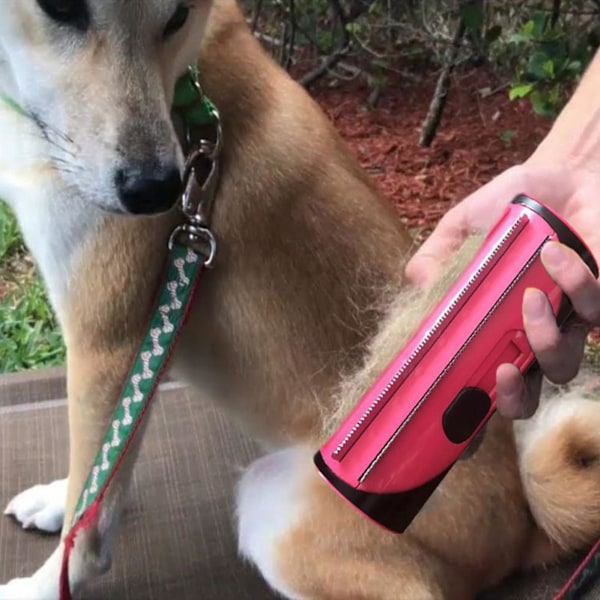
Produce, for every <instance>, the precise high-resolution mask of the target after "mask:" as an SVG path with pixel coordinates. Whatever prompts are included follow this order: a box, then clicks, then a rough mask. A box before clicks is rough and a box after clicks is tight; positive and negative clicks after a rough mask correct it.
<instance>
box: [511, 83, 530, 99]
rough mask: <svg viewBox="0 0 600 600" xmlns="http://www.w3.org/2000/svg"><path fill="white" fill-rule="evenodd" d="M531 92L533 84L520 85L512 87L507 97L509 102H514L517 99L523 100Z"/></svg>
mask: <svg viewBox="0 0 600 600" xmlns="http://www.w3.org/2000/svg"><path fill="white" fill-rule="evenodd" d="M531 90H533V83H521V84H517V85H515V86H513V87H512V88H511V89H510V90H509V92H508V97H509V99H510V100H516V99H517V98H525V96H527V95H528V94H529V93H530V92H531Z"/></svg>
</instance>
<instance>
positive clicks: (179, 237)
mask: <svg viewBox="0 0 600 600" xmlns="http://www.w3.org/2000/svg"><path fill="white" fill-rule="evenodd" d="M189 75H190V79H191V82H192V85H193V87H194V88H195V90H196V98H195V100H196V101H195V102H194V103H192V104H188V105H187V106H186V107H185V110H186V111H187V112H188V114H189V113H191V112H192V111H194V110H195V111H196V113H197V112H198V106H199V105H200V107H201V108H200V110H201V111H204V114H205V115H206V117H205V122H201V123H198V122H197V119H196V123H195V125H197V126H202V127H204V126H206V125H210V126H211V128H212V129H214V132H215V136H214V138H215V139H214V141H211V140H207V139H205V138H200V139H198V141H194V139H193V137H194V136H193V132H192V129H193V125H192V124H190V122H189V121H190V120H191V119H187V120H186V122H187V127H186V141H187V142H188V145H191V146H192V147H193V150H191V152H190V153H189V155H188V157H187V159H186V164H185V170H184V175H183V183H184V192H183V194H182V197H181V201H180V210H181V212H182V213H183V215H184V217H185V219H186V223H184V224H182V225H180V226H179V227H177V229H175V231H174V232H173V234H172V235H171V239H170V241H169V248H170V249H172V248H173V246H174V244H175V242H179V243H182V244H184V245H186V246H188V247H190V248H192V249H193V250H195V251H196V252H199V253H201V254H203V255H204V256H205V257H206V258H205V262H204V266H205V267H208V268H210V267H212V266H213V264H214V261H215V257H216V254H217V240H216V238H215V236H214V234H213V232H212V231H211V229H210V226H209V224H210V220H211V217H212V212H213V206H214V201H215V197H216V195H217V189H218V185H219V179H220V160H219V159H220V155H221V150H222V146H223V135H222V128H221V120H220V117H219V113H218V111H217V110H216V108H215V107H214V106H213V105H212V104H211V103H210V101H208V99H207V98H206V97H205V95H204V93H203V91H202V88H201V87H200V83H199V81H198V77H197V72H196V71H195V70H193V69H190V73H189ZM188 85H189V81H188ZM188 91H189V87H188ZM202 104H204V106H202ZM184 119H185V115H184ZM192 120H193V119H192Z"/></svg>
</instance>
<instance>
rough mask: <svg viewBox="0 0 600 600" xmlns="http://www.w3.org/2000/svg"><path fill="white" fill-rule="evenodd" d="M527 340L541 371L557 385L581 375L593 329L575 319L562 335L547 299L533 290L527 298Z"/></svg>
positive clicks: (524, 318) (524, 317)
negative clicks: (589, 335) (578, 373)
mask: <svg viewBox="0 0 600 600" xmlns="http://www.w3.org/2000/svg"><path fill="white" fill-rule="evenodd" d="M523 322H524V325H525V333H526V335H527V340H528V342H529V345H530V346H531V349H532V350H533V353H534V354H535V356H536V358H537V360H538V362H539V364H540V367H541V368H542V370H543V371H544V373H545V374H546V376H547V377H548V379H549V380H550V381H552V382H554V383H558V384H561V383H566V382H568V381H570V380H571V379H573V377H575V375H577V372H578V371H579V365H580V364H581V360H582V358H583V350H584V345H585V340H586V336H587V333H588V330H589V328H588V327H587V326H585V325H584V324H582V323H581V322H580V321H578V320H576V319H572V320H571V321H570V322H569V324H567V325H566V326H565V328H564V329H563V331H561V330H560V329H559V327H558V325H557V323H556V317H555V316H554V313H553V311H552V307H551V306H550V303H549V301H548V298H547V297H546V295H545V294H544V293H543V292H541V291H540V290H536V289H529V290H527V291H526V293H525V295H524V297H523Z"/></svg>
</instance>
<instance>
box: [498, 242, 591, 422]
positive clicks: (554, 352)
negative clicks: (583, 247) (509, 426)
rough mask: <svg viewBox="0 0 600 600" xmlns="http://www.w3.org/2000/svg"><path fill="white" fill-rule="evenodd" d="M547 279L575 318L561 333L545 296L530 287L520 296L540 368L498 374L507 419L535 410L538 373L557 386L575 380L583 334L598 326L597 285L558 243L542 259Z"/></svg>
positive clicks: (548, 247) (501, 409)
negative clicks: (559, 291) (526, 373)
mask: <svg viewBox="0 0 600 600" xmlns="http://www.w3.org/2000/svg"><path fill="white" fill-rule="evenodd" d="M541 259H542V262H543V264H544V267H545V268H546V270H547V271H548V274H549V275H550V277H552V279H553V280H554V281H555V282H556V284H557V285H558V286H559V287H560V288H561V289H562V291H563V293H564V294H566V296H567V297H568V298H569V300H570V301H571V304H572V305H573V310H574V315H573V316H572V317H571V318H570V319H569V321H568V322H567V323H565V324H564V326H563V327H562V329H561V328H559V326H558V324H557V323H556V316H555V314H554V312H553V310H552V306H551V305H550V302H549V300H548V298H547V297H546V295H545V294H544V293H543V292H542V291H540V290H538V289H534V288H530V289H527V290H526V291H525V294H524V296H523V323H524V327H525V333H526V335H527V340H528V342H529V345H530V346H531V349H532V350H533V353H534V354H535V356H536V360H537V363H538V365H539V368H538V369H536V370H535V371H534V372H533V373H530V374H529V376H528V377H527V378H525V379H524V378H523V377H522V376H521V374H520V372H519V369H518V368H517V367H515V366H514V365H511V364H504V365H501V366H500V367H499V368H498V370H497V372H496V405H497V408H498V412H499V413H500V414H502V415H503V416H505V417H507V418H510V419H522V418H529V417H530V416H532V415H533V413H534V412H535V410H536V409H537V404H538V400H539V394H540V389H541V383H542V374H545V376H546V377H547V379H549V380H550V381H552V382H553V383H556V384H563V383H567V382H568V381H570V380H571V379H573V378H574V377H575V376H576V375H577V373H578V371H579V366H580V364H581V361H582V359H583V352H584V347H585V341H586V338H587V334H588V332H589V330H590V327H591V326H592V325H600V284H599V283H598V281H597V280H596V279H595V278H594V276H593V274H592V273H591V271H590V270H589V269H588V267H587V266H586V265H585V263H584V262H583V261H582V260H581V258H580V257H579V256H578V255H577V254H576V253H575V252H574V251H573V250H571V249H570V248H568V247H567V246H564V245H562V244H559V243H555V242H551V243H548V244H546V246H545V247H544V249H543V251H542V255H541Z"/></svg>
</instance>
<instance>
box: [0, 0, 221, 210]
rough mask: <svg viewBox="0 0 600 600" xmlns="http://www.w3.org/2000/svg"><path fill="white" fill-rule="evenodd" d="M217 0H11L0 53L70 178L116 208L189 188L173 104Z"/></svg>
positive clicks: (151, 206) (1, 27)
mask: <svg viewBox="0 0 600 600" xmlns="http://www.w3.org/2000/svg"><path fill="white" fill-rule="evenodd" d="M211 5H212V0H4V2H3V6H2V18H1V19H0V57H1V56H2V55H4V59H5V60H6V62H7V63H8V67H9V69H10V71H11V72H12V75H13V77H14V81H15V83H16V87H17V89H18V93H19V95H20V97H19V98H18V101H19V102H20V104H21V105H22V106H23V107H24V109H25V110H26V112H27V113H28V114H30V116H31V118H32V119H33V120H34V121H35V123H36V125H37V127H38V128H39V132H40V135H42V136H44V137H45V138H46V140H47V142H48V148H49V156H50V157H51V160H52V161H53V162H54V166H55V167H56V170H57V171H59V172H60V174H61V176H62V177H63V179H64V180H65V182H66V183H67V184H68V185H69V186H71V187H73V188H75V190H76V191H77V192H78V193H81V194H82V195H83V196H84V197H85V198H89V200H90V201H91V202H93V203H94V204H96V205H98V206H100V207H102V208H104V209H107V210H110V211H114V212H130V213H136V214H140V213H145V214H150V213H155V212H160V211H163V210H166V209H168V208H170V207H171V206H172V205H173V204H174V203H175V201H176V200H177V198H178V196H179V194H180V191H181V173H182V166H183V165H182V163H183V156H182V154H181V149H180V146H179V144H178V140H177V136H176V133H175V131H174V128H173V126H172V122H171V117H170V106H171V102H172V99H173V93H174V89H175V85H176V82H177V79H178V77H180V76H181V75H182V74H184V73H185V71H186V68H187V65H188V64H190V63H191V62H193V61H194V60H195V58H196V56H197V55H198V53H199V48H200V43H201V39H202V35H203V33H204V30H205V25H206V21H207V19H208V15H209V12H210V8H211Z"/></svg>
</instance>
